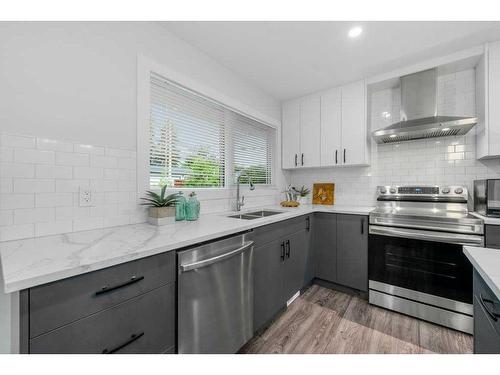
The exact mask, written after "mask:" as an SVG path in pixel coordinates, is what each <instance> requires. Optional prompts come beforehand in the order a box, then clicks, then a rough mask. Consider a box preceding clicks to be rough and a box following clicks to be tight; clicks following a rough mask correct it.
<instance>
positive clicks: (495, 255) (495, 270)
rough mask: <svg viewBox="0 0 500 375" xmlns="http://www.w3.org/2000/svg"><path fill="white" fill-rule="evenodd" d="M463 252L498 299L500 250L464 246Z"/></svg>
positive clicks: (499, 297)
mask: <svg viewBox="0 0 500 375" xmlns="http://www.w3.org/2000/svg"><path fill="white" fill-rule="evenodd" d="M464 254H465V255H466V256H467V258H469V260H470V262H471V263H472V265H473V266H474V268H475V269H476V270H477V272H479V274H480V275H481V277H482V278H483V280H484V281H485V283H486V284H487V285H488V287H489V288H490V289H491V290H492V292H493V293H495V295H496V296H497V298H498V299H500V250H499V249H491V248H488V247H475V246H464Z"/></svg>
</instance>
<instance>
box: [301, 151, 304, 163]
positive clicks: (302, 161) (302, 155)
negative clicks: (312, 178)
mask: <svg viewBox="0 0 500 375" xmlns="http://www.w3.org/2000/svg"><path fill="white" fill-rule="evenodd" d="M301 159H302V165H304V154H302V157H301Z"/></svg>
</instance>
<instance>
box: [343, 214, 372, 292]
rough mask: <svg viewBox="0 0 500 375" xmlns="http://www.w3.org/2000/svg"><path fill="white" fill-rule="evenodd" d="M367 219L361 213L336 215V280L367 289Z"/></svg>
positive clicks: (359, 288)
mask: <svg viewBox="0 0 500 375" xmlns="http://www.w3.org/2000/svg"><path fill="white" fill-rule="evenodd" d="M367 223H368V220H367V219H366V217H365V216H361V215H344V214H339V215H338V216H337V282H338V283H339V284H342V285H345V286H348V287H350V288H354V289H358V290H362V291H365V292H366V291H368V225H367Z"/></svg>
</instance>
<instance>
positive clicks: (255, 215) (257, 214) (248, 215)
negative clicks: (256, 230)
mask: <svg viewBox="0 0 500 375" xmlns="http://www.w3.org/2000/svg"><path fill="white" fill-rule="evenodd" d="M282 213H283V211H271V210H259V211H252V212H245V213H242V214H236V215H229V216H228V217H230V218H233V219H243V220H254V219H260V218H263V217H267V216H273V215H278V214H282Z"/></svg>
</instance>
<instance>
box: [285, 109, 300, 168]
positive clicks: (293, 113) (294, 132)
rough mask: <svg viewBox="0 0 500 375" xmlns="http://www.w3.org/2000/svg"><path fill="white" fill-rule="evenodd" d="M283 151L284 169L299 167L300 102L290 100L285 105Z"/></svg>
mask: <svg viewBox="0 0 500 375" xmlns="http://www.w3.org/2000/svg"><path fill="white" fill-rule="evenodd" d="M282 111H283V112H282V128H281V150H282V161H281V164H282V166H283V168H285V169H286V168H288V169H289V168H295V167H296V166H298V158H299V156H300V155H299V153H300V138H299V137H300V126H299V124H300V102H299V100H290V101H288V102H286V103H284V104H283V109H282Z"/></svg>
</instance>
